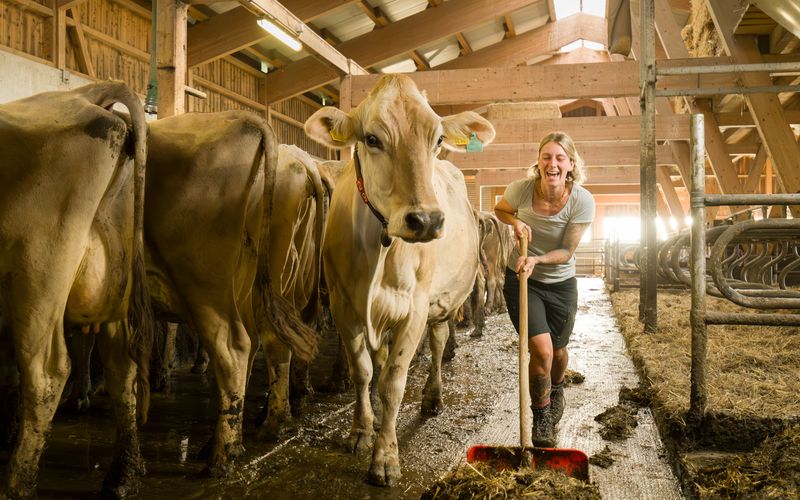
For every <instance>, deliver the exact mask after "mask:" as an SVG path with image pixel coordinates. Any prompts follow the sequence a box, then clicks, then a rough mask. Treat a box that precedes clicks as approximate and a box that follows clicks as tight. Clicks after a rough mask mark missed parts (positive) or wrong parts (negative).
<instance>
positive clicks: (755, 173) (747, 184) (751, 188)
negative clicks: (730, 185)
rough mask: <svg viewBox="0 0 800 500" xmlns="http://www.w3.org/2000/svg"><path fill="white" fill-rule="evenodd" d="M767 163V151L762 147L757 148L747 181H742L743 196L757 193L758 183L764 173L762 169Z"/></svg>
mask: <svg viewBox="0 0 800 500" xmlns="http://www.w3.org/2000/svg"><path fill="white" fill-rule="evenodd" d="M766 163H767V150H766V149H765V148H764V147H763V146H762V147H760V148H758V152H757V153H756V157H755V158H754V159H753V164H752V165H751V166H750V172H748V174H747V179H745V181H744V186H742V191H743V192H744V193H745V194H755V193H758V182H759V181H760V180H761V175H762V174H763V173H764V168H765V166H766Z"/></svg>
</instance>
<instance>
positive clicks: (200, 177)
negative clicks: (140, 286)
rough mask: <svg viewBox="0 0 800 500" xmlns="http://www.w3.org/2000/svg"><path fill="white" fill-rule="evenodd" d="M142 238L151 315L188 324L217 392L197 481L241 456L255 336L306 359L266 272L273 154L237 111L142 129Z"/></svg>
mask: <svg viewBox="0 0 800 500" xmlns="http://www.w3.org/2000/svg"><path fill="white" fill-rule="evenodd" d="M148 148H149V155H148V160H147V168H148V175H147V193H146V195H147V198H146V199H147V203H146V208H145V237H146V242H147V258H148V261H147V273H148V281H149V286H150V291H151V294H152V296H153V299H154V302H155V303H156V306H154V308H155V309H156V312H157V313H160V315H161V316H162V317H164V318H165V319H177V320H180V321H182V322H187V323H189V325H190V326H191V327H192V329H193V330H194V331H195V332H197V334H198V336H199V338H200V342H201V345H202V346H203V348H204V349H206V351H208V353H209V356H210V359H211V366H212V368H213V370H214V375H215V378H216V381H217V388H218V391H219V413H218V418H217V424H216V428H215V430H214V434H213V436H212V437H211V440H210V441H209V443H208V445H207V446H206V448H205V450H204V452H206V453H208V467H207V470H206V472H207V473H209V474H212V475H223V474H226V473H227V472H228V471H229V465H230V463H231V460H232V459H234V458H235V457H237V456H238V455H240V454H241V452H242V451H243V447H242V417H243V408H244V395H245V385H246V381H247V374H248V373H249V370H250V363H251V362H252V359H253V356H254V355H255V349H253V348H251V346H255V345H256V344H257V340H258V331H259V330H262V329H265V328H267V327H268V325H269V328H271V329H272V331H274V332H276V333H277V334H278V335H280V336H281V339H283V340H284V341H286V342H287V343H288V344H289V345H291V346H292V350H293V353H294V355H295V356H297V357H298V358H300V359H310V358H311V357H312V356H313V354H314V351H315V349H316V344H315V342H316V336H315V333H314V332H313V331H312V330H310V329H309V328H308V327H307V326H305V325H304V324H303V323H302V321H300V319H299V318H298V317H297V314H296V311H294V309H293V308H292V307H291V306H290V305H289V304H288V303H287V302H286V300H285V299H284V298H283V297H281V296H280V295H277V294H275V293H274V290H275V289H274V287H273V286H272V285H271V279H272V276H271V274H270V267H269V266H268V264H267V263H268V259H269V257H268V256H269V246H270V243H271V233H270V219H271V213H272V205H273V203H272V195H273V191H274V185H275V169H276V166H277V155H278V145H277V143H276V141H275V135H274V133H273V131H272V129H271V127H269V125H268V124H267V123H266V121H265V120H264V119H263V118H261V117H259V116H257V115H255V114H253V113H248V112H243V111H226V112H222V113H204V114H200V113H198V114H195V113H190V114H185V115H179V116H174V117H171V118H165V119H162V120H158V121H156V122H153V123H151V125H150V138H149V140H148Z"/></svg>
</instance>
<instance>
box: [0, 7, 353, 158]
mask: <svg viewBox="0 0 800 500" xmlns="http://www.w3.org/2000/svg"><path fill="white" fill-rule="evenodd" d="M56 2H57V0H0V50H6V51H9V52H12V53H14V54H17V55H20V56H23V57H26V58H28V59H33V60H35V61H37V62H39V63H41V64H45V65H48V66H51V67H54V68H58V69H64V70H67V71H69V72H73V73H78V74H81V75H85V76H86V77H88V78H91V79H96V80H105V79H109V78H110V79H114V80H121V81H123V82H125V83H127V84H128V85H130V86H131V88H132V89H133V90H134V91H135V92H137V93H138V94H139V95H140V96H142V98H144V96H145V95H146V94H147V83H148V80H149V71H150V10H149V9H147V8H144V7H142V6H140V5H139V4H137V3H134V2H132V1H131V0H85V1H84V2H81V3H78V4H77V5H75V6H73V7H71V8H69V9H61V10H60V11H59V9H57V8H55V5H56ZM264 80H265V75H264V74H263V73H261V72H260V71H258V70H257V69H255V68H252V67H251V66H249V65H247V64H245V63H244V62H241V61H239V60H238V59H236V58H234V57H225V58H222V59H217V60H215V61H212V62H210V63H207V64H204V65H201V66H197V67H194V68H191V69H190V70H189V74H188V75H187V82H188V83H189V85H190V86H192V87H194V88H196V89H198V90H201V91H203V92H205V93H206V95H207V98H206V99H199V98H196V97H187V106H186V109H187V110H188V111H198V112H214V111H225V110H229V109H244V110H249V111H253V112H256V113H259V114H262V115H265V116H268V117H269V120H270V124H271V125H272V127H273V129H274V130H275V133H276V135H277V137H278V140H279V141H280V142H281V143H284V144H295V145H296V146H298V147H299V148H301V149H303V150H305V151H307V152H308V153H310V154H312V155H314V156H316V157H319V158H322V159H334V158H337V152H336V151H335V150H329V149H328V148H325V147H323V146H321V145H319V144H317V143H315V142H313V141H311V140H310V139H308V138H307V137H306V136H305V133H304V132H303V130H302V124H303V122H304V121H305V120H306V119H307V118H308V117H309V116H311V114H312V113H313V112H314V111H316V109H318V108H319V105H318V104H316V103H314V102H313V101H311V100H310V99H306V98H303V97H299V98H294V99H290V100H288V101H285V102H282V103H280V104H278V105H275V106H274V107H273V108H272V109H270V110H269V112H268V108H267V106H266V105H265V104H264V103H266V102H267V96H266V94H265V90H264V89H265V86H264Z"/></svg>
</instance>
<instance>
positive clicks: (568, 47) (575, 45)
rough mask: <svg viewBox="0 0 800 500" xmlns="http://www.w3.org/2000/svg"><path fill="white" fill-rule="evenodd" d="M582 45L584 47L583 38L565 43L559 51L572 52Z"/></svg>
mask: <svg viewBox="0 0 800 500" xmlns="http://www.w3.org/2000/svg"><path fill="white" fill-rule="evenodd" d="M580 47H583V40H575V41H574V42H572V43H569V44H567V45H564V46H563V47H561V48H560V49H559V50H558V51H559V52H572V51H573V50H575V49H578V48H580Z"/></svg>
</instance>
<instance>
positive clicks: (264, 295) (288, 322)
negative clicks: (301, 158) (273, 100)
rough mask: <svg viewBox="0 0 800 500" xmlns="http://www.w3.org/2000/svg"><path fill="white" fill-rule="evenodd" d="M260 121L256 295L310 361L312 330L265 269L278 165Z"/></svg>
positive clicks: (284, 338)
mask: <svg viewBox="0 0 800 500" xmlns="http://www.w3.org/2000/svg"><path fill="white" fill-rule="evenodd" d="M259 121H260V128H261V131H262V132H261V147H262V149H263V153H264V197H263V198H264V199H263V202H264V214H263V220H262V222H261V226H262V227H261V241H262V242H263V243H262V245H261V246H260V248H259V252H258V272H257V278H256V279H257V280H258V296H259V297H258V299H259V300H261V306H262V310H263V311H264V315H265V319H266V321H269V322H270V323H271V324H272V327H273V330H274V331H275V334H276V335H277V336H278V338H279V339H280V340H281V342H283V343H284V344H286V345H288V346H289V347H290V348H291V349H292V353H293V354H294V356H296V357H297V358H298V359H300V360H301V361H310V360H311V359H313V358H314V356H315V355H316V354H317V349H318V345H317V344H318V338H317V334H316V332H315V331H314V330H312V329H311V328H309V326H308V325H306V324H305V323H303V321H302V320H301V319H300V316H299V315H298V313H297V310H296V309H295V308H294V307H293V306H292V305H291V304H290V303H289V302H288V301H287V300H286V299H285V298H284V297H283V296H281V294H279V293H276V292H275V291H274V290H273V288H272V278H271V276H270V270H269V245H270V230H269V226H270V220H271V219H272V200H273V192H274V191H275V175H276V172H277V166H278V141H277V139H276V138H275V133H274V132H273V131H272V127H270V126H269V124H267V123H266V122H265V121H264V120H263V119H262V120H259Z"/></svg>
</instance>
